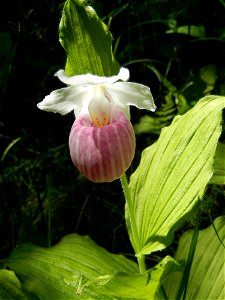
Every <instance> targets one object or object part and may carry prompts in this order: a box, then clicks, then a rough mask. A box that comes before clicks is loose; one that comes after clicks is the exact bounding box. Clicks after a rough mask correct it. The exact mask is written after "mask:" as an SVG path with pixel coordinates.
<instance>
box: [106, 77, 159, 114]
mask: <svg viewBox="0 0 225 300" xmlns="http://www.w3.org/2000/svg"><path fill="white" fill-rule="evenodd" d="M106 90H107V92H108V93H109V95H110V97H111V98H112V99H113V101H114V102H115V103H116V104H118V105H121V104H122V105H134V106H136V107H138V108H140V109H148V110H151V111H155V110H156V106H155V103H154V100H153V97H152V94H151V91H150V88H149V87H147V86H145V85H143V84H139V83H133V82H116V83H114V84H109V85H107V86H106Z"/></svg>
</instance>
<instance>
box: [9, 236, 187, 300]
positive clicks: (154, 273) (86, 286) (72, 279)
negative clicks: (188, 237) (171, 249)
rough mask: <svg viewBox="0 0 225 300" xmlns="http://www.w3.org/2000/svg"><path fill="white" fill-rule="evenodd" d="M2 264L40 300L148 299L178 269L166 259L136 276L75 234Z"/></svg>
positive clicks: (26, 249)
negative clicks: (7, 266) (55, 243)
mask: <svg viewBox="0 0 225 300" xmlns="http://www.w3.org/2000/svg"><path fill="white" fill-rule="evenodd" d="M7 264H8V265H9V266H10V267H11V268H12V269H13V270H14V272H15V273H16V275H17V276H18V277H19V278H20V279H21V283H22V286H23V288H24V289H25V290H26V291H27V292H30V293H31V292H34V293H35V294H36V295H37V296H38V297H40V298H41V299H80V298H81V297H82V299H126V298H129V299H143V298H145V299H153V297H154V295H155V293H156V292H157V290H158V288H159V286H160V285H161V284H162V283H163V281H164V279H165V278H166V276H167V275H168V274H169V273H170V272H173V271H177V270H180V269H181V266H180V265H179V264H178V263H177V262H176V261H175V260H174V259H172V258H171V257H169V256H167V257H165V258H164V259H163V260H162V261H161V262H160V263H159V264H158V265H156V266H155V267H154V268H153V269H150V270H148V271H147V272H146V273H144V274H140V273H139V271H138V266H137V264H136V263H134V262H132V261H131V260H128V259H127V258H125V257H123V256H122V255H115V254H110V253H109V252H107V251H106V250H105V249H103V248H101V247H100V246H98V245H96V244H95V243H94V242H93V241H91V240H90V238H88V237H83V236H79V235H76V234H71V235H68V236H66V237H64V238H63V239H62V241H61V242H60V243H58V244H57V245H56V246H53V247H51V248H41V247H38V246H34V245H32V244H25V245H22V246H19V247H18V248H17V249H15V250H14V252H13V253H12V254H11V256H10V257H9V259H8V260H7Z"/></svg>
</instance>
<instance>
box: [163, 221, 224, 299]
mask: <svg viewBox="0 0 225 300" xmlns="http://www.w3.org/2000/svg"><path fill="white" fill-rule="evenodd" d="M214 226H215V227H214ZM214 226H213V225H211V226H209V227H208V228H206V229H203V230H200V232H199V238H198V243H197V247H196V251H195V255H194V259H193V263H192V266H191V271H190V275H189V280H188V284H187V289H186V294H185V297H184V298H183V299H212V300H213V299H223V297H224V292H225V287H224V245H223V244H222V243H221V242H223V243H224V242H225V234H224V232H225V218H224V216H221V217H218V218H216V219H215V221H214ZM215 230H216V231H217V234H218V235H219V238H220V239H221V240H220V239H219V238H218V236H217V234H215ZM192 234H193V231H192V230H189V231H187V232H185V233H184V234H183V235H182V236H181V238H180V240H179V245H178V249H177V251H176V254H175V258H176V259H177V260H179V261H180V260H186V259H187V256H188V248H189V245H190V240H191V237H192ZM181 278H182V273H180V272H175V273H173V274H171V275H169V276H168V278H167V280H166V282H165V284H164V286H165V290H166V292H167V295H168V298H169V299H177V298H176V293H177V289H178V287H179V284H180V281H181Z"/></svg>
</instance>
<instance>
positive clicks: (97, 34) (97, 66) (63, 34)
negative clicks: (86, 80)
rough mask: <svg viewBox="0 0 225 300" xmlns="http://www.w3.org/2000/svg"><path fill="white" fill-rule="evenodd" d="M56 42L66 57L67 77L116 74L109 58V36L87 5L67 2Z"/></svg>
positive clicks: (110, 42) (110, 49) (74, 0)
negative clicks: (61, 47) (88, 74)
mask: <svg viewBox="0 0 225 300" xmlns="http://www.w3.org/2000/svg"><path fill="white" fill-rule="evenodd" d="M59 40H60V42H61V44H62V46H63V47H64V49H65V50H66V54H67V62H66V67H65V70H66V73H67V75H75V74H85V73H92V74H96V75H99V76H103V75H104V76H110V75H114V74H117V73H118V70H119V65H118V63H117V62H116V61H115V59H114V56H113V54H112V36H111V33H110V32H109V30H108V28H107V26H106V25H105V24H104V23H103V22H102V21H101V20H100V19H99V17H98V16H97V14H96V12H95V11H94V9H93V8H92V7H91V6H89V5H87V4H86V1H84V0H67V1H66V3H65V5H64V8H63V13H62V18H61V21H60V26H59Z"/></svg>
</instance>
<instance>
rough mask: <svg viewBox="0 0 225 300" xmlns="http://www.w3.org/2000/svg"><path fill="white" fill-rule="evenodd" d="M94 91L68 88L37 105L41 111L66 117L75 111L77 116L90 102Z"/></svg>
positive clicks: (84, 88) (58, 91)
mask: <svg viewBox="0 0 225 300" xmlns="http://www.w3.org/2000/svg"><path fill="white" fill-rule="evenodd" d="M92 94H93V89H92V88H91V89H90V88H87V87H73V86H71V87H66V88H62V89H59V90H55V91H53V92H52V93H51V94H50V95H48V96H46V97H45V98H44V100H43V101H41V102H39V103H38V104H37V107H38V108H39V109H41V110H45V111H51V112H54V113H60V114H61V115H65V114H67V113H69V112H70V111H72V110H74V111H75V115H76V116H77V115H78V114H79V113H80V111H81V110H82V109H83V108H84V107H85V106H86V107H88V103H89V102H90V100H91V98H92Z"/></svg>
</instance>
